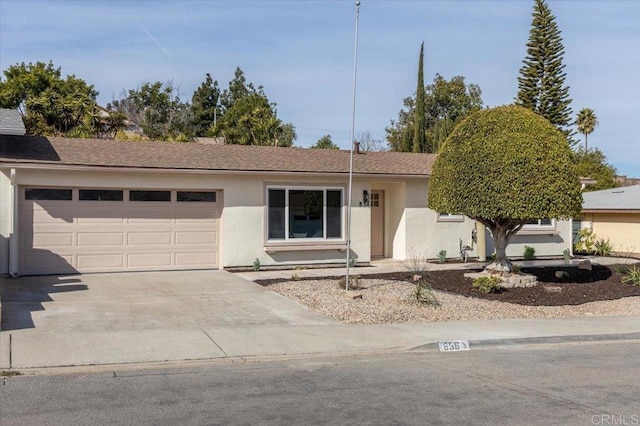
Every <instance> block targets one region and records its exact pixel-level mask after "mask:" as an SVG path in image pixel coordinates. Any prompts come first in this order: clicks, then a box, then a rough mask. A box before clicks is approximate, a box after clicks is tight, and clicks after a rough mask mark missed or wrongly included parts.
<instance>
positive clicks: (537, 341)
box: [408, 333, 640, 352]
mask: <svg viewBox="0 0 640 426" xmlns="http://www.w3.org/2000/svg"><path fill="white" fill-rule="evenodd" d="M622 340H640V333H619V334H584V335H574V336H546V337H517V338H512V339H487V340H469V347H470V349H472V348H474V347H475V348H479V349H481V348H493V347H509V346H525V345H546V344H562V343H591V342H613V341H622ZM408 351H422V352H426V351H436V352H437V351H439V349H438V342H433V343H427V344H424V345H420V346H416V347H413V348H410V349H408Z"/></svg>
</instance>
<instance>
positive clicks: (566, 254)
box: [562, 248, 571, 262]
mask: <svg viewBox="0 0 640 426" xmlns="http://www.w3.org/2000/svg"><path fill="white" fill-rule="evenodd" d="M562 259H563V260H564V261H565V262H568V261H569V260H570V259H571V250H569V249H568V248H566V249H564V250H562Z"/></svg>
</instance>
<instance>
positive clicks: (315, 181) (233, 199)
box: [3, 169, 371, 267]
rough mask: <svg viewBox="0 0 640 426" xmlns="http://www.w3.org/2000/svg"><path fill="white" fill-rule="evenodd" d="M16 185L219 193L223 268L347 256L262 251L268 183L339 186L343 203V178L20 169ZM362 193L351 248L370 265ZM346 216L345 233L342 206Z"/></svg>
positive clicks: (356, 188) (357, 186) (357, 192)
mask: <svg viewBox="0 0 640 426" xmlns="http://www.w3.org/2000/svg"><path fill="white" fill-rule="evenodd" d="M17 183H18V184H19V185H22V186H29V185H37V186H42V185H44V184H45V183H46V185H47V186H69V187H91V188H139V189H192V190H198V189H201V190H205V189H209V190H211V189H215V190H222V192H223V205H224V208H223V213H222V218H221V247H222V249H221V265H222V266H223V267H236V266H251V265H252V264H253V261H254V259H256V258H258V259H259V260H260V263H261V264H262V265H264V266H268V265H287V264H299V263H337V262H344V261H345V258H346V253H345V252H344V251H338V250H318V251H315V250H312V251H287V252H277V253H267V252H266V251H265V250H264V242H265V214H266V212H265V207H264V203H265V196H266V186H267V185H269V184H276V185H291V186H315V185H317V186H335V187H342V188H344V197H345V199H346V197H347V184H348V181H347V179H346V178H342V177H339V178H335V177H302V178H301V177H300V176H278V177H274V176H269V175H250V176H239V175H235V174H211V173H173V172H167V173H155V172H117V171H108V172H107V171H105V172H95V171H60V170H44V169H42V170H19V171H18V173H17ZM364 189H367V190H370V185H369V181H368V180H362V179H354V181H353V196H352V200H353V201H352V206H353V208H352V234H351V235H352V237H351V249H352V253H353V255H355V256H356V257H357V258H358V261H362V262H368V261H369V260H370V256H369V254H370V237H369V236H370V232H371V230H370V217H369V209H368V208H366V207H360V206H359V203H360V201H362V191H363V190H364ZM3 199H4V197H3ZM3 217H5V216H4V215H3ZM344 218H345V230H346V207H345V215H344ZM345 236H346V231H345ZM3 263H4V261H3Z"/></svg>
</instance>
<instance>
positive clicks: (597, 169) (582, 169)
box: [573, 148, 618, 191]
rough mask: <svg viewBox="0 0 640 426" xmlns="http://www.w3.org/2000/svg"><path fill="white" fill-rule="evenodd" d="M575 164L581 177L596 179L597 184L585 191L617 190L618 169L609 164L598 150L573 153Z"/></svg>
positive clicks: (579, 149)
mask: <svg viewBox="0 0 640 426" xmlns="http://www.w3.org/2000/svg"><path fill="white" fill-rule="evenodd" d="M573 162H574V164H575V165H576V170H577V171H578V176H579V177H585V178H591V179H595V180H596V183H595V184H593V185H587V187H586V188H585V191H598V190H600V189H609V188H615V187H617V186H618V183H617V181H616V169H615V168H614V167H613V166H612V165H610V164H609V163H608V162H607V157H605V155H604V154H603V153H602V151H600V150H599V149H598V148H595V149H586V148H578V149H577V150H575V151H574V152H573Z"/></svg>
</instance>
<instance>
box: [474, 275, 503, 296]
mask: <svg viewBox="0 0 640 426" xmlns="http://www.w3.org/2000/svg"><path fill="white" fill-rule="evenodd" d="M501 282H502V280H501V279H500V278H498V277H480V278H476V279H475V280H473V288H475V289H476V290H478V291H481V292H483V293H495V292H497V291H498V290H500V283H501Z"/></svg>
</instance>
